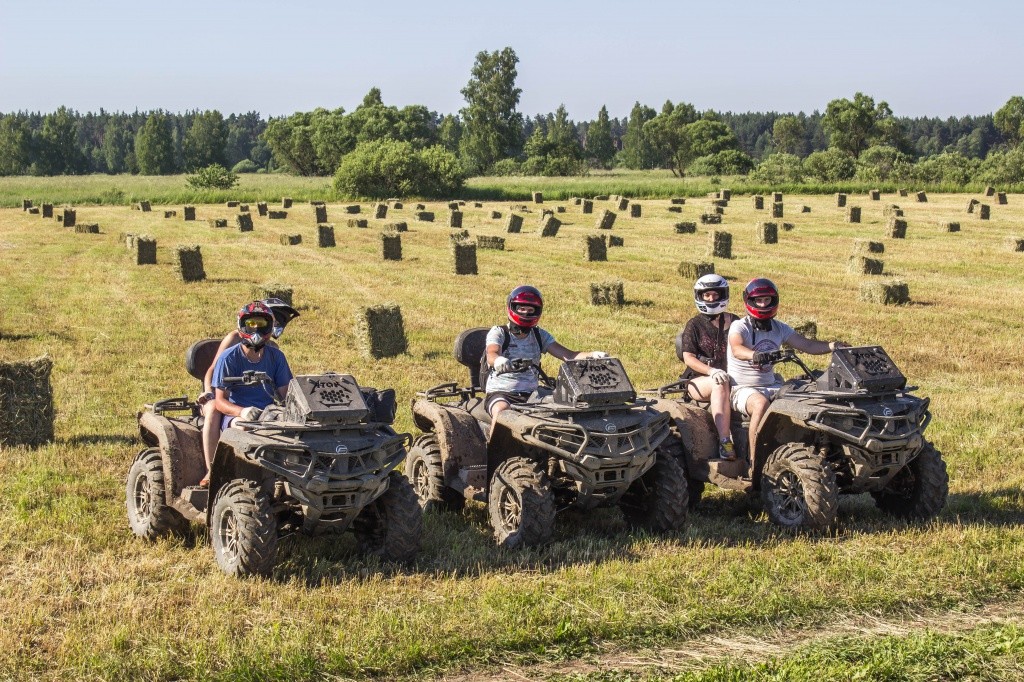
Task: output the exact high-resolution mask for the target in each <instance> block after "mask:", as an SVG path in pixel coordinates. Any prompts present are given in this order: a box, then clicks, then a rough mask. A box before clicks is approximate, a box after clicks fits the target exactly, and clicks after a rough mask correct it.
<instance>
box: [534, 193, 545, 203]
mask: <svg viewBox="0 0 1024 682" xmlns="http://www.w3.org/2000/svg"><path fill="white" fill-rule="evenodd" d="M532 196H533V203H535V204H543V203H544V193H543V192H533V194H532Z"/></svg>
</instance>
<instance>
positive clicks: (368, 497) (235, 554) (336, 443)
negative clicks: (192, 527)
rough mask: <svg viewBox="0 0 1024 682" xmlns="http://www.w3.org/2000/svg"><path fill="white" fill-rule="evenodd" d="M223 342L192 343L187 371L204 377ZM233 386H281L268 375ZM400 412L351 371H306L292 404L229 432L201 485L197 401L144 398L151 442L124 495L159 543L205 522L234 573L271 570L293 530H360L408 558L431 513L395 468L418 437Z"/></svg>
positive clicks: (141, 530) (386, 555)
mask: <svg viewBox="0 0 1024 682" xmlns="http://www.w3.org/2000/svg"><path fill="white" fill-rule="evenodd" d="M218 344H219V340H218V339H207V340H205V341H200V342H197V343H196V344H193V346H192V347H191V348H190V349H189V351H188V353H187V355H186V367H187V369H188V372H189V374H191V375H192V376H193V377H196V378H197V379H200V380H201V379H202V377H203V375H204V374H205V372H206V369H207V368H208V367H209V366H210V364H211V363H212V361H213V357H214V355H215V354H216V351H217V346H218ZM226 383H227V384H228V385H229V386H230V385H237V384H240V383H244V384H249V385H263V386H264V387H271V386H272V384H270V380H269V377H268V376H267V375H266V374H263V373H261V372H251V373H250V372H247V373H246V374H245V376H243V377H235V378H232V379H228V380H227V381H226ZM271 393H273V391H271ZM394 414H395V401H394V392H393V391H390V390H387V391H377V390H375V389H371V388H360V386H359V385H358V384H357V383H356V380H355V379H354V378H353V377H352V376H350V375H347V374H331V373H328V374H323V375H319V376H297V377H295V378H293V379H292V381H291V383H290V384H289V386H288V392H287V396H286V398H285V400H284V403H283V405H280V406H275V405H272V406H270V407H268V408H267V409H266V410H264V411H263V413H262V414H261V415H260V418H259V419H258V420H257V421H253V422H245V423H243V424H242V426H243V428H240V429H239V428H229V429H224V430H223V432H222V434H221V437H220V442H219V443H218V446H217V451H216V454H215V456H214V461H213V467H212V470H211V476H210V484H209V488H203V487H200V486H199V483H200V480H201V479H202V478H203V476H204V475H205V473H206V464H205V461H204V458H203V448H202V422H203V417H202V416H201V409H200V407H199V405H198V404H197V403H195V402H194V401H190V400H189V399H188V397H187V396H185V397H181V398H170V399H167V400H161V401H158V402H156V403H153V404H151V405H146V409H145V411H144V412H140V413H139V416H138V419H139V433H140V435H141V437H142V440H143V442H144V443H145V445H146V448H145V449H143V450H142V451H141V452H140V453H139V454H138V455H137V456H136V457H135V460H134V462H133V463H132V465H131V468H130V470H129V472H128V479H127V484H126V491H125V492H126V503H127V507H128V521H129V524H130V525H131V528H132V531H133V532H134V533H135V534H136V535H138V536H140V537H142V538H146V539H147V540H155V539H156V538H159V537H161V536H164V535H168V534H171V533H178V532H182V531H183V530H184V529H185V527H186V526H187V525H188V523H189V522H190V521H198V522H200V523H203V524H205V525H206V526H207V527H208V528H209V532H210V539H211V545H212V547H213V551H214V555H215V557H216V560H217V564H218V565H219V566H220V568H221V570H223V571H224V572H225V573H226V574H228V575H233V576H247V575H268V574H269V573H270V572H271V569H272V568H273V566H274V562H275V559H276V554H277V544H278V540H279V539H280V538H281V537H283V536H285V535H288V534H291V533H303V534H307V535H318V534H322V533H341V532H344V531H346V530H348V529H351V530H352V531H353V532H354V533H355V535H356V537H357V539H358V541H359V544H360V547H361V548H362V549H363V551H365V552H368V553H371V554H375V555H378V556H380V557H382V558H383V559H386V560H390V561H398V562H404V561H409V560H411V559H412V558H413V557H414V556H415V555H416V554H417V552H418V551H419V547H420V531H421V527H422V516H421V515H422V512H421V509H420V506H419V503H418V500H417V499H416V495H415V493H414V492H413V490H412V486H411V485H409V482H408V480H407V479H406V478H405V476H403V475H402V473H401V471H400V470H399V468H398V467H400V466H401V464H402V462H403V460H404V459H405V456H406V447H407V445H408V444H409V442H410V440H411V438H410V436H409V434H404V433H402V434H400V433H396V432H395V430H394V429H393V428H392V427H391V423H392V421H393V420H394ZM210 500H212V501H213V503H212V504H210V503H209V501H210Z"/></svg>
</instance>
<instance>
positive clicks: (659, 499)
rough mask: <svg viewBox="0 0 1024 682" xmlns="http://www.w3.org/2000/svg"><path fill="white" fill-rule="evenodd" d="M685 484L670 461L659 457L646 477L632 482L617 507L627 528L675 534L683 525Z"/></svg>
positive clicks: (686, 502) (680, 469)
mask: <svg viewBox="0 0 1024 682" xmlns="http://www.w3.org/2000/svg"><path fill="white" fill-rule="evenodd" d="M688 488H689V481H688V480H687V478H686V472H685V471H683V467H682V466H681V465H680V464H679V462H678V461H676V459H675V458H674V457H671V456H668V455H666V456H659V457H658V460H657V461H656V462H655V463H654V466H652V467H651V468H650V469H649V470H648V471H647V473H645V474H644V475H643V476H641V477H640V478H638V479H637V480H635V481H633V484H632V485H630V486H629V489H628V490H627V491H626V492H625V493H624V494H623V495H622V499H621V500H620V502H619V506H620V507H621V508H622V514H623V515H624V516H625V517H626V521H627V522H628V523H629V524H630V525H631V526H637V527H640V528H646V529H647V530H650V531H654V532H665V531H673V530H679V529H680V528H682V527H683V526H684V525H685V524H686V513H687V510H688V509H689V497H690V496H689V490H688Z"/></svg>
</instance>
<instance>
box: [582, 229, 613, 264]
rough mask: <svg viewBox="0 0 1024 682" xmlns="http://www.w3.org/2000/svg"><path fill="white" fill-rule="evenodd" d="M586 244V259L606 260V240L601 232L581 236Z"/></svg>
mask: <svg viewBox="0 0 1024 682" xmlns="http://www.w3.org/2000/svg"><path fill="white" fill-rule="evenodd" d="M583 243H584V246H586V253H585V256H586V260H587V261H589V262H594V261H606V260H608V242H606V241H605V239H604V235H603V234H588V235H586V236H585V237H584V238H583Z"/></svg>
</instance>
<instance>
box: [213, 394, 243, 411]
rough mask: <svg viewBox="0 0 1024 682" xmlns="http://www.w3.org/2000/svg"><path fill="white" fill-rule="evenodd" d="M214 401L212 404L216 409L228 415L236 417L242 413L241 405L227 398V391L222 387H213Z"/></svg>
mask: <svg viewBox="0 0 1024 682" xmlns="http://www.w3.org/2000/svg"><path fill="white" fill-rule="evenodd" d="M213 394H214V398H213V400H214V403H213V406H214V407H216V408H217V411H218V412H220V413H221V414H223V415H227V416H228V417H238V416H240V415H241V414H242V409H243V408H242V406H241V405H235V404H234V403H233V402H231V401H230V400H228V392H227V391H225V390H224V389H223V388H215V389H214V393H213Z"/></svg>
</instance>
